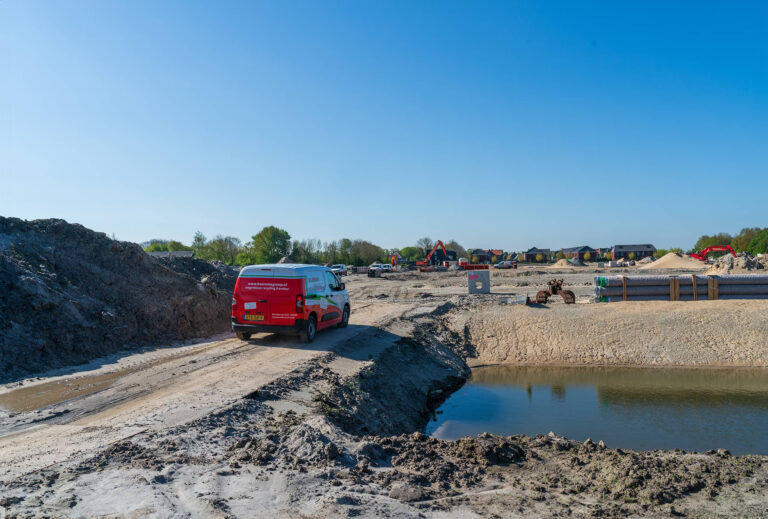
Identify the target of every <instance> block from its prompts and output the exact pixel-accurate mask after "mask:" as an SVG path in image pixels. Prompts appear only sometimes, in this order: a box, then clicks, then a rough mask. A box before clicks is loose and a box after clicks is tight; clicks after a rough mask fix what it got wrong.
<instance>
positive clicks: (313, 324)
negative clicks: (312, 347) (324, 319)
mask: <svg viewBox="0 0 768 519" xmlns="http://www.w3.org/2000/svg"><path fill="white" fill-rule="evenodd" d="M315 335H317V317H315V315H314V314H312V315H310V316H309V319H307V324H306V325H304V331H303V332H301V340H302V341H303V342H306V343H307V344H309V343H310V342H312V341H314V340H315Z"/></svg>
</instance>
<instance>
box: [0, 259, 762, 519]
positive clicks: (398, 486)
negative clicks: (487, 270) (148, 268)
mask: <svg viewBox="0 0 768 519" xmlns="http://www.w3.org/2000/svg"><path fill="white" fill-rule="evenodd" d="M594 275H595V271H594V270H588V269H585V270H583V271H581V270H575V269H571V270H564V271H562V272H553V271H542V270H535V269H521V270H520V271H518V272H504V273H500V272H494V273H493V292H494V293H493V294H490V295H476V296H469V295H466V279H465V278H464V277H463V276H461V274H460V273H452V272H446V273H430V274H422V273H418V272H409V273H395V274H391V275H385V277H384V278H380V279H370V278H367V277H365V276H349V277H348V278H345V282H346V283H347V286H348V288H349V290H350V294H351V297H352V303H353V313H352V318H351V324H350V327H349V328H347V329H346V330H329V331H325V332H321V333H320V334H319V336H318V339H317V341H316V343H314V344H313V345H312V346H311V347H308V346H306V345H300V344H298V343H296V342H295V341H293V340H292V339H284V338H275V337H274V336H264V337H256V338H254V340H252V341H250V342H249V343H241V342H239V341H235V340H233V339H230V338H225V339H218V340H217V341H213V342H208V343H203V344H201V345H194V344H191V345H187V346H185V347H184V349H183V350H179V352H178V354H177V353H175V351H176V350H167V351H165V350H164V352H163V353H162V355H163V356H162V357H153V358H152V362H147V363H144V364H142V362H143V361H141V362H140V361H139V360H135V361H133V364H131V365H132V366H138V367H134V368H132V369H135V370H138V371H134V372H133V374H132V375H124V376H122V378H118V379H116V381H114V382H110V384H115V385H119V384H121V382H120V381H121V380H123V381H127V380H130V384H127V383H125V384H126V385H125V386H124V387H125V390H126V391H130V390H129V388H133V387H139V389H136V390H134V391H137V393H136V394H137V397H136V401H140V403H141V405H138V404H136V405H135V406H133V407H131V406H132V405H133V402H134V400H132V399H128V398H123V399H121V400H119V401H118V399H117V397H115V400H108V399H109V389H102V390H100V391H101V392H99V393H94V394H90V395H89V394H83V395H80V396H78V398H76V399H72V400H67V401H62V402H54V403H48V405H47V406H46V407H45V408H41V409H36V410H34V411H16V412H12V413H10V414H8V415H7V417H6V421H7V422H8V423H11V422H13V424H14V425H13V428H12V429H11V430H9V431H8V433H7V434H6V435H5V436H1V435H2V434H3V431H2V427H0V436H1V437H0V506H2V507H3V509H4V510H5V511H6V513H7V515H9V516H19V517H35V516H40V515H45V516H54V517H55V516H68V517H93V516H113V515H119V516H132V517H144V516H158V517H166V516H187V517H211V516H213V517H254V516H256V517H372V516H376V517H679V516H687V517H768V492H766V490H768V463H767V462H768V457H766V456H757V455H747V456H732V455H731V454H730V453H729V452H727V451H725V450H716V451H710V452H707V453H695V452H683V451H680V450H675V451H648V452H637V451H632V450H622V449H615V448H611V446H610V445H609V446H606V445H605V444H603V443H602V442H601V441H600V439H599V438H595V439H594V441H592V440H587V441H586V442H576V441H573V440H569V439H567V438H563V437H560V436H558V435H556V434H554V433H550V434H548V435H540V436H536V437H530V436H522V435H514V436H509V437H500V436H494V435H491V434H482V435H479V436H477V437H470V438H463V439H460V440H457V441H444V440H438V439H434V438H430V437H427V436H425V435H424V434H423V431H424V428H425V426H426V424H427V423H428V421H429V420H430V419H431V418H432V417H433V413H434V412H435V409H436V408H437V407H438V406H439V405H440V404H441V403H442V402H443V401H444V400H445V399H446V398H447V397H448V396H449V395H450V394H451V392H453V391H455V390H456V389H457V388H459V387H461V385H462V384H463V383H464V381H465V380H466V378H467V376H468V375H469V372H470V366H474V365H482V364H499V363H501V364H504V363H508V364H552V365H576V364H578V365H585V364H586V365H606V364H610V365H660V366H661V365H663V366H696V365H701V366H703V365H708V366H709V365H718V366H720V365H722V366H753V367H754V366H763V367H765V366H768V344H766V340H765V337H766V336H768V328H767V326H768V325H767V324H766V322H765V319H764V316H765V315H766V311H768V302H764V301H748V302H738V301H703V302H698V303H684V302H683V303H681V302H677V303H664V302H653V303H649V304H641V303H616V304H603V305H599V304H592V303H589V300H590V298H589V294H590V293H591V285H592V278H593V277H594ZM555 276H557V277H560V278H565V280H566V287H567V288H569V289H571V290H573V291H574V292H575V293H576V295H577V300H578V304H576V305H564V304H562V302H559V301H555V302H553V303H552V304H550V305H547V306H546V307H539V308H535V307H524V306H520V305H514V304H509V303H510V301H511V300H513V299H514V297H516V296H519V295H525V294H526V293H529V294H532V293H535V291H536V290H538V289H540V288H542V287H543V286H545V284H546V281H547V280H548V279H551V278H552V277H555ZM694 324H695V325H696V327H697V330H698V331H697V332H696V334H697V335H696V336H694V337H691V328H692V326H693V325H694ZM637 336H642V337H645V339H644V341H641V344H636V342H637V340H636V337H637ZM225 350H226V352H228V353H227V354H226V355H227V356H228V357H227V359H228V360H226V361H221V360H218V357H214V352H217V351H218V352H220V353H219V354H221V355H222V357H223V356H224V355H223V353H222V352H223V351H225ZM158 355H159V354H158ZM217 355H218V354H217ZM190 358H192V359H193V360H194V362H195V364H190V362H192V361H190V360H188V359H190ZM168 359H170V360H168ZM184 359H187V360H184ZM276 359H284V361H281V362H283V363H282V364H281V365H280V366H281V367H280V368H278V366H277V360H276ZM224 362H229V363H228V364H224ZM163 366H166V367H165V368H163ZM200 366H203V367H202V368H200ZM102 369H105V368H102ZM162 369H165V372H171V371H172V373H173V375H174V377H171V378H164V379H163V381H162V383H161V384H159V385H158V386H157V387H150V386H146V387H143V386H142V381H141V380H140V379H138V378H137V379H133V378H131V377H132V376H135V375H136V374H140V375H142V376H143V377H145V378H147V377H150V378H151V376H154V375H155V374H157V373H159V372H160V371H161V370H162ZM198 369H199V370H200V371H195V370H198ZM99 373H100V372H99ZM82 376H83V377H85V375H82ZM88 376H93V375H88ZM185 376H186V377H188V378H183V377H185ZM72 377H75V375H73V376H72ZM177 377H179V379H178V380H177ZM217 377H218V379H221V380H218V379H217V380H215V381H212V380H213V379H216V378H217ZM66 380H76V379H75V378H71V379H66ZM195 381H197V382H198V384H197V386H196V385H195ZM44 382H45V380H43V381H37V380H32V381H29V380H27V381H20V382H19V383H15V384H16V385H8V386H6V387H5V388H4V389H3V391H6V393H2V392H0V407H1V406H2V401H3V400H2V398H3V397H4V396H7V395H12V394H13V392H14V391H20V390H22V389H34V388H35V387H36V384H40V383H44ZM19 384H20V385H19ZM30 385H31V387H27V386H30ZM121 387H122V386H121ZM158 393H162V394H163V395H164V399H161V398H159V397H156V396H155V395H156V394H158ZM225 393H226V398H224V397H221V398H219V399H217V398H216V395H219V394H222V395H223V394H225ZM105 395H106V396H105ZM131 398H132V397H131ZM104 401H108V403H107V404H103V405H102V404H101V403H100V402H104ZM163 406H164V407H163ZM183 406H187V407H185V408H184V410H183V412H182V411H180V410H179V409H180V408H181V407H183ZM149 408H151V409H150V410H146V409H149ZM68 410H69V411H68ZM169 411H172V413H169ZM62 413H63V414H62ZM77 413H81V414H77ZM73 414H77V416H76V417H74V418H66V417H67V416H71V415H73ZM169 414H173V416H174V417H175V418H174V420H173V421H169V420H168V418H167V416H168V415H169ZM1 416H2V415H0V417H1ZM129 416H130V418H131V420H132V421H131V423H130V427H131V428H128V426H127V425H125V424H127V423H128V419H127V417H129ZM36 417H37V418H36ZM62 417H64V418H62ZM68 420H71V421H68ZM102 432H104V433H103V434H102ZM64 434H66V435H68V436H67V442H76V441H77V439H78V438H82V441H81V443H79V444H77V445H75V446H74V447H72V448H71V449H69V450H68V451H67V452H66V453H62V452H59V451H61V450H62V449H61V447H58V448H56V447H55V446H57V445H65V446H66V447H67V448H69V443H67V442H64V441H63V439H64V436H63V435H64ZM57 435H58V436H57ZM89 435H90V436H89ZM33 440H34V441H33ZM23 450H26V451H25V454H22V451H23ZM38 452H40V453H45V456H44V457H43V456H41V455H38V454H37V453H38Z"/></svg>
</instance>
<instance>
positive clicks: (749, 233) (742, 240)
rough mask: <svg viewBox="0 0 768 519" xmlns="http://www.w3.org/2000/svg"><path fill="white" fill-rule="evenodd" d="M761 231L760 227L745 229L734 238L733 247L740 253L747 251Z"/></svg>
mask: <svg viewBox="0 0 768 519" xmlns="http://www.w3.org/2000/svg"><path fill="white" fill-rule="evenodd" d="M761 230H762V229H760V227H745V228H744V229H742V230H741V231H740V232H739V234H737V235H736V236H734V237H733V241H731V247H733V248H734V249H736V250H737V251H739V252H741V251H745V250H747V247H749V244H750V242H752V239H753V238H754V237H755V236H757V235H758V234H759V233H760V231H761Z"/></svg>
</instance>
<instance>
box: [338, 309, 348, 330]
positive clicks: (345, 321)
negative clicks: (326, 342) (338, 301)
mask: <svg viewBox="0 0 768 519" xmlns="http://www.w3.org/2000/svg"><path fill="white" fill-rule="evenodd" d="M348 324H349V305H344V311H343V312H342V313H341V321H339V324H337V325H336V326H338V327H339V328H346V327H347V325H348Z"/></svg>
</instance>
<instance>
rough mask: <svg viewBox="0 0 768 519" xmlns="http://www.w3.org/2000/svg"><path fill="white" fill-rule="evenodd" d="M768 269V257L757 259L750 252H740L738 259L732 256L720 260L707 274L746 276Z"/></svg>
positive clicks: (728, 255) (727, 255)
mask: <svg viewBox="0 0 768 519" xmlns="http://www.w3.org/2000/svg"><path fill="white" fill-rule="evenodd" d="M766 268H768V257H765V256H763V257H760V258H756V257H754V256H752V255H751V254H750V253H748V252H740V253H739V254H738V257H736V258H734V257H733V255H732V254H726V255H725V256H722V257H720V258H718V259H717V261H715V262H714V263H713V264H712V266H711V267H710V268H709V269H708V270H707V274H746V273H751V272H753V271H755V270H764V269H766Z"/></svg>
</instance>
